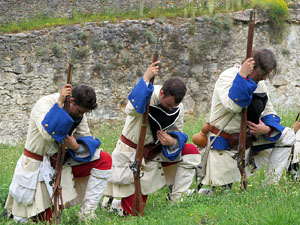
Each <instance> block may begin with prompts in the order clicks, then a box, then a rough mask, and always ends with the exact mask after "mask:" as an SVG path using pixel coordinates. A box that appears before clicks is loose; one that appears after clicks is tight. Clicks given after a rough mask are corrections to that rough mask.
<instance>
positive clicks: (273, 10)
mask: <svg viewBox="0 0 300 225" xmlns="http://www.w3.org/2000/svg"><path fill="white" fill-rule="evenodd" d="M252 4H253V6H254V7H257V8H261V9H264V10H267V11H268V12H269V23H270V26H271V28H272V33H271V37H272V39H273V41H275V42H281V41H282V38H283V34H284V31H285V28H286V26H285V25H286V20H287V19H288V16H289V9H288V6H287V4H286V2H285V1H284V0H253V2H252Z"/></svg>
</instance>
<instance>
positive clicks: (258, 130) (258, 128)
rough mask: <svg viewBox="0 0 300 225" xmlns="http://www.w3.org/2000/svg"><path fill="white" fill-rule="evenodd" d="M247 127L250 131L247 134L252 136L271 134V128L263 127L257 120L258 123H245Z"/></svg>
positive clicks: (261, 122)
mask: <svg viewBox="0 0 300 225" xmlns="http://www.w3.org/2000/svg"><path fill="white" fill-rule="evenodd" d="M247 125H248V127H249V129H250V131H249V133H250V134H254V135H265V134H269V133H270V132H271V130H272V129H271V127H269V126H267V125H265V124H264V123H263V121H261V119H260V118H259V123H258V124H255V123H252V122H251V121H247Z"/></svg>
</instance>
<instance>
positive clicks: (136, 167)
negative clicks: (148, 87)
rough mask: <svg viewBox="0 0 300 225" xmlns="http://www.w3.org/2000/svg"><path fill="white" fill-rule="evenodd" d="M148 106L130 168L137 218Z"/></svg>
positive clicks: (140, 209) (141, 209) (141, 210)
mask: <svg viewBox="0 0 300 225" xmlns="http://www.w3.org/2000/svg"><path fill="white" fill-rule="evenodd" d="M158 38H159V36H158V35H157V38H156V42H155V47H154V54H153V59H152V63H154V62H156V61H157V59H158ZM150 82H151V83H152V84H153V82H154V76H153V77H152V78H151V80H150ZM149 105H150V100H149V101H148V103H147V105H146V110H145V112H144V114H143V121H142V124H141V131H140V136H139V140H138V144H137V149H136V154H135V161H134V163H133V164H131V166H130V168H131V169H132V170H133V176H134V187H135V191H134V198H133V205H132V215H133V216H138V215H140V216H144V207H145V205H144V202H143V198H142V192H141V181H140V178H141V176H140V172H141V166H142V160H143V151H144V145H145V137H146V130H147V124H148V114H149Z"/></svg>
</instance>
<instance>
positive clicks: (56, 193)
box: [51, 61, 73, 224]
mask: <svg viewBox="0 0 300 225" xmlns="http://www.w3.org/2000/svg"><path fill="white" fill-rule="evenodd" d="M72 67H73V65H72V63H71V61H70V62H69V67H68V77H67V84H70V83H71V79H72ZM70 98H71V96H67V97H66V100H65V102H64V109H66V110H67V111H68V109H69V107H70ZM65 147H66V145H65V142H64V141H63V142H62V143H61V145H60V149H59V151H58V154H57V158H56V165H55V174H56V176H55V185H54V188H53V194H52V197H51V199H53V198H54V213H55V219H56V224H60V217H61V214H62V212H63V209H64V207H63V198H62V187H61V185H60V179H61V172H62V167H63V164H64V159H65V153H66V150H65ZM59 199H60V207H59Z"/></svg>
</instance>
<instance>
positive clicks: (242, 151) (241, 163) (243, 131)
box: [237, 10, 255, 190]
mask: <svg viewBox="0 0 300 225" xmlns="http://www.w3.org/2000/svg"><path fill="white" fill-rule="evenodd" d="M254 24H255V12H254V11H253V10H252V11H251V12H250V20H249V29H248V40H247V53H246V59H248V58H250V57H251V55H252V44H253V34H254ZM246 135H247V107H245V108H244V109H243V110H242V118H241V128H240V134H239V145H238V157H237V166H238V168H239V170H240V173H241V184H240V187H241V189H242V188H244V189H245V190H246V189H247V185H248V181H247V176H246V173H245V166H246V160H245V155H246Z"/></svg>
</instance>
